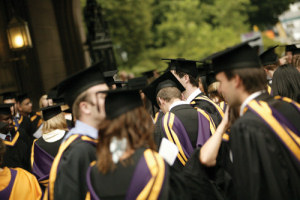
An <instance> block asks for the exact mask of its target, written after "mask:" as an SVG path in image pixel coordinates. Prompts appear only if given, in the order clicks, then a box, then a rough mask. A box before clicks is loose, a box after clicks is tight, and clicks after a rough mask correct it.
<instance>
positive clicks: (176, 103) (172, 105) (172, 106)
mask: <svg viewBox="0 0 300 200" xmlns="http://www.w3.org/2000/svg"><path fill="white" fill-rule="evenodd" d="M183 104H188V103H187V102H186V101H180V100H179V101H175V102H173V103H172V104H171V106H170V108H169V111H170V110H171V109H172V108H174V107H175V106H178V105H183Z"/></svg>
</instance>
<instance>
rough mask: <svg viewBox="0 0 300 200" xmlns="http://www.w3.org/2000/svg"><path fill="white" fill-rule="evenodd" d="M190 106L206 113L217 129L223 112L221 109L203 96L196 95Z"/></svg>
mask: <svg viewBox="0 0 300 200" xmlns="http://www.w3.org/2000/svg"><path fill="white" fill-rule="evenodd" d="M191 105H192V106H193V107H196V108H200V109H202V110H204V111H205V112H207V113H208V114H209V115H210V117H211V118H212V120H213V121H214V123H215V126H216V127H218V125H219V124H220V123H221V121H222V118H223V115H224V112H223V111H222V109H221V108H220V107H219V106H218V105H217V104H216V103H214V102H213V101H212V100H211V99H209V98H208V97H207V96H205V95H204V94H202V93H201V94H199V95H197V96H196V97H195V98H194V99H193V100H192V101H191Z"/></svg>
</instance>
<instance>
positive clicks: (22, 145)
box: [0, 104, 31, 171]
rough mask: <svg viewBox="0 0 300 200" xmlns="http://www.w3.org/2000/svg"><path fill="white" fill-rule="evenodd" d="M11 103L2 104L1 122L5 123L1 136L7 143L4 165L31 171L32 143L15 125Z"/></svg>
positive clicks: (0, 109)
mask: <svg viewBox="0 0 300 200" xmlns="http://www.w3.org/2000/svg"><path fill="white" fill-rule="evenodd" d="M11 106H12V105H11V104H0V122H2V123H5V124H6V126H4V127H3V128H2V129H1V133H0V138H1V139H2V140H3V141H4V144H5V145H6V153H5V154H4V160H3V165H4V166H7V167H20V168H23V169H25V170H27V171H30V162H29V161H30V148H31V146H30V144H29V143H28V138H27V137H26V135H24V134H21V133H20V132H19V130H16V129H15V128H14V125H13V116H12V114H11V109H10V108H11Z"/></svg>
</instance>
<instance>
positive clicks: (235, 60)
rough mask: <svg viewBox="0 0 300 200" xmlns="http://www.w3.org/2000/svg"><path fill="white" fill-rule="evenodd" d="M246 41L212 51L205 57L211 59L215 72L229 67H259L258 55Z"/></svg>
mask: <svg viewBox="0 0 300 200" xmlns="http://www.w3.org/2000/svg"><path fill="white" fill-rule="evenodd" d="M248 42H249V41H247V42H243V43H240V44H238V45H235V46H233V47H229V48H227V49H225V50H223V51H220V52H217V53H214V54H212V55H211V56H209V57H207V58H206V59H207V60H209V59H211V60H212V67H213V70H214V71H215V72H216V73H218V72H221V71H225V70H230V69H241V68H259V67H261V64H260V60H259V57H258V55H257V53H256V52H255V50H254V49H253V48H252V47H250V46H249V44H248Z"/></svg>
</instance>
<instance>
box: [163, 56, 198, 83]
mask: <svg viewBox="0 0 300 200" xmlns="http://www.w3.org/2000/svg"><path fill="white" fill-rule="evenodd" d="M162 60H170V61H171V62H170V65H169V70H172V69H175V70H176V71H181V72H184V73H187V74H189V75H191V76H192V77H194V78H196V77H197V74H198V71H197V65H196V62H198V61H194V60H186V59H184V58H176V59H168V58H163V59H162Z"/></svg>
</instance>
